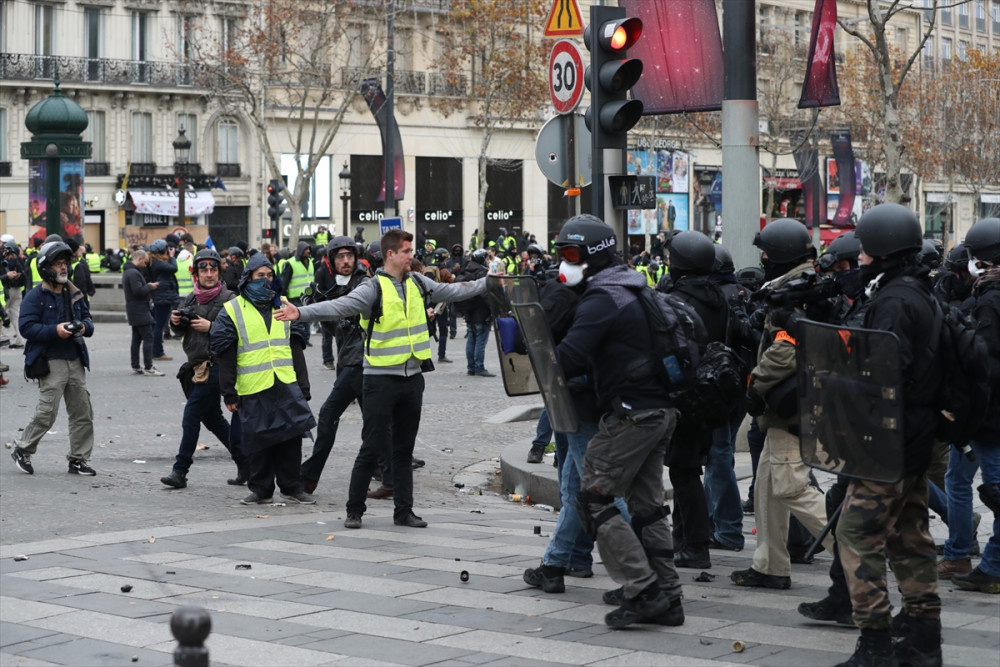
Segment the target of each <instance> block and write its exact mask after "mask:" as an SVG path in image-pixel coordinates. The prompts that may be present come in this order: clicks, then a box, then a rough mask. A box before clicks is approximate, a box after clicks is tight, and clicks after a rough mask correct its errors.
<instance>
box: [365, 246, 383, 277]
mask: <svg viewBox="0 0 1000 667" xmlns="http://www.w3.org/2000/svg"><path fill="white" fill-rule="evenodd" d="M365 259H367V260H368V264H369V265H370V266H371V267H372V271H374V270H375V269H377V268H379V267H380V266H382V242H381V241H372V242H371V243H369V244H368V250H366V251H365Z"/></svg>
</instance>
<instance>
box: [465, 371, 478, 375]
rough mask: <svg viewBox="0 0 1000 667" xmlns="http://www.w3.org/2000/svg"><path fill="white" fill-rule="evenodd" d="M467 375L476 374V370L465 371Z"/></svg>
mask: <svg viewBox="0 0 1000 667" xmlns="http://www.w3.org/2000/svg"><path fill="white" fill-rule="evenodd" d="M465 374H466V375H475V374H476V371H465Z"/></svg>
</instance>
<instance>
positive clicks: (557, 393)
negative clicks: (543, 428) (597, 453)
mask: <svg viewBox="0 0 1000 667" xmlns="http://www.w3.org/2000/svg"><path fill="white" fill-rule="evenodd" d="M513 308H514V317H515V318H516V319H517V323H518V325H519V326H520V328H521V334H522V335H523V336H524V342H525V344H526V346H527V348H528V357H530V358H531V366H532V369H533V370H534V372H535V380H536V382H537V383H538V387H539V389H541V392H542V401H543V402H544V403H545V409H546V410H547V411H548V413H549V422H550V423H551V424H552V429H553V430H554V431H558V432H559V433H575V432H576V430H577V428H578V426H577V421H576V410H575V409H574V408H573V400H572V398H570V393H569V389H568V388H567V386H566V378H565V377H564V376H563V373H562V368H561V367H560V366H559V362H558V360H557V359H556V348H555V345H554V344H553V343H552V332H550V331H549V324H548V322H546V321H545V311H543V310H542V307H541V306H540V305H539V304H537V303H515V304H513Z"/></svg>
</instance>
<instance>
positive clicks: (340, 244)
mask: <svg viewBox="0 0 1000 667" xmlns="http://www.w3.org/2000/svg"><path fill="white" fill-rule="evenodd" d="M345 248H346V249H347V250H350V251H351V252H353V253H354V258H355V259H357V257H358V244H357V243H355V242H354V239H352V238H351V237H349V236H335V237H333V240H332V241H330V243H329V245H327V246H326V256H327V257H329V258H330V259H331V260H332V259H333V258H334V257H336V256H337V252H338V251H340V250H344V249H345Z"/></svg>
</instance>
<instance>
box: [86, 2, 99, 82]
mask: <svg viewBox="0 0 1000 667" xmlns="http://www.w3.org/2000/svg"><path fill="white" fill-rule="evenodd" d="M103 22H104V9H103V8H102V7H87V8H85V9H84V10H83V48H84V54H85V55H86V57H87V81H101V80H102V79H103V78H104V76H103V74H104V72H103V68H102V67H101V65H102V63H101V44H102V39H101V31H102V28H103Z"/></svg>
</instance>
